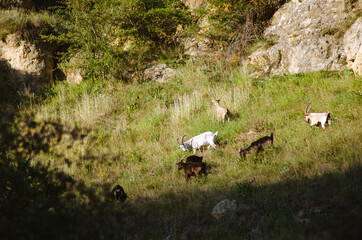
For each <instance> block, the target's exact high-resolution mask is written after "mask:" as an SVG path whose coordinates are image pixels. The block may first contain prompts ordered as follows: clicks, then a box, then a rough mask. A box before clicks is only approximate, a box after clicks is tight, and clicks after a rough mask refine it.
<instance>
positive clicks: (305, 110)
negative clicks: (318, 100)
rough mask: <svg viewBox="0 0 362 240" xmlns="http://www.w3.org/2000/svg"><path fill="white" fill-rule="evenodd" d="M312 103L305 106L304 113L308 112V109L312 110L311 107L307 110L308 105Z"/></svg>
mask: <svg viewBox="0 0 362 240" xmlns="http://www.w3.org/2000/svg"><path fill="white" fill-rule="evenodd" d="M309 105H310V103H308V105H307V106H305V108H304V114H307V113H308V111H309V110H310V108H309V110H308V111H307V108H308V106H309Z"/></svg>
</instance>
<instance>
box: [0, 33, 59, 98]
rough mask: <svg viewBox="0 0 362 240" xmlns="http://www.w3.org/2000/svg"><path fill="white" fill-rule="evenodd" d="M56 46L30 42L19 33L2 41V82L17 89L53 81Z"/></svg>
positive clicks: (0, 58) (0, 46)
mask: <svg viewBox="0 0 362 240" xmlns="http://www.w3.org/2000/svg"><path fill="white" fill-rule="evenodd" d="M55 50H56V46H53V45H50V44H44V43H41V42H37V43H30V42H28V41H25V40H23V39H21V37H20V36H19V35H17V34H11V35H8V36H7V37H6V38H5V40H4V41H0V62H1V64H0V83H1V85H2V86H7V88H8V89H11V90H14V91H17V90H19V89H20V88H22V87H24V86H27V87H28V88H29V89H34V88H36V87H37V86H39V85H42V84H44V83H49V82H53V69H54V62H53V54H54V52H55Z"/></svg>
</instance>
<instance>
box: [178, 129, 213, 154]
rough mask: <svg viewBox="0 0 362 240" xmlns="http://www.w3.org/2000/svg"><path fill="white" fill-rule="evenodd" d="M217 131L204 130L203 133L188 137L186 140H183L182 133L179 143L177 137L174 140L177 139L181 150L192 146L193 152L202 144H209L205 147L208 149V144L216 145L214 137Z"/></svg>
mask: <svg viewBox="0 0 362 240" xmlns="http://www.w3.org/2000/svg"><path fill="white" fill-rule="evenodd" d="M217 133H218V132H217V131H216V133H212V132H204V133H201V134H200V135H197V136H195V137H192V138H190V139H189V140H187V141H186V142H184V141H183V140H184V137H185V136H186V135H183V136H182V137H181V143H179V141H178V139H176V141H177V144H178V145H179V146H180V148H181V149H182V150H184V151H185V152H186V151H187V149H188V148H190V147H192V149H193V152H194V154H195V153H196V150H197V149H200V148H201V147H202V146H206V145H209V146H208V147H207V149H209V148H210V146H212V147H213V148H215V147H216V145H215V143H214V139H215V136H217Z"/></svg>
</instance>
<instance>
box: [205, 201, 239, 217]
mask: <svg viewBox="0 0 362 240" xmlns="http://www.w3.org/2000/svg"><path fill="white" fill-rule="evenodd" d="M236 209H237V203H236V200H229V199H224V200H222V201H220V202H218V203H217V204H216V205H215V207H214V208H213V209H212V212H211V215H212V216H214V218H215V219H217V220H219V219H221V218H222V217H223V216H225V215H226V214H228V213H229V212H233V211H235V210H236Z"/></svg>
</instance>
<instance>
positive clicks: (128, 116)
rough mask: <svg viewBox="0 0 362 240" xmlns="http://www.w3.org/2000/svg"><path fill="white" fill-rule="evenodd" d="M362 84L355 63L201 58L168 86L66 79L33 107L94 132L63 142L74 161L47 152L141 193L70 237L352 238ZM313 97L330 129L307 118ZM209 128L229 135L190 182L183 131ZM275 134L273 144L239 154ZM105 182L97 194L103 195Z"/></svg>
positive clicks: (77, 172) (95, 182) (77, 174)
mask: <svg viewBox="0 0 362 240" xmlns="http://www.w3.org/2000/svg"><path fill="white" fill-rule="evenodd" d="M360 89H361V78H357V77H354V76H353V75H352V74H351V73H350V72H344V73H332V72H317V73H307V74H297V75H286V76H275V77H270V78H262V79H254V78H250V77H248V75H247V74H246V72H245V71H244V70H243V69H240V68H231V67H225V66H222V65H220V64H216V65H209V64H206V63H203V62H194V63H189V64H186V65H185V66H183V67H180V68H179V69H177V74H176V76H175V77H174V78H173V79H172V80H171V81H170V82H169V83H167V84H156V83H145V84H142V85H140V84H128V85H127V84H116V85H113V86H111V87H107V88H106V89H105V90H104V91H102V93H99V92H97V93H94V92H92V91H91V90H89V88H88V86H87V85H86V84H85V83H83V84H81V85H80V86H74V87H70V86H66V85H65V84H59V85H57V86H55V88H54V90H53V95H52V96H50V97H49V98H47V100H46V101H44V102H43V103H41V104H34V105H33V106H32V107H31V108H30V109H29V110H28V111H31V112H35V113H36V116H37V118H38V119H39V120H45V119H60V120H61V121H62V122H63V123H64V124H66V125H69V126H79V127H82V128H87V129H90V133H89V135H88V137H87V138H86V139H85V140H84V142H83V143H82V144H77V145H74V146H73V148H71V149H65V148H64V147H63V146H62V145H59V146H58V149H57V150H56V151H60V152H63V153H65V155H66V157H67V158H68V159H70V160H71V162H72V164H71V165H67V164H66V163H65V161H64V160H59V159H56V158H53V157H52V156H51V154H48V155H46V156H42V157H41V158H40V160H39V161H41V162H43V163H47V162H50V163H51V165H52V166H53V167H57V168H59V169H60V170H62V171H64V172H66V173H68V174H70V175H71V176H73V177H74V178H75V179H76V180H77V181H84V182H85V183H86V184H87V185H89V186H103V188H102V189H103V190H105V191H110V189H111V188H112V187H113V186H115V185H116V184H121V185H122V186H123V187H124V189H125V191H126V192H127V193H128V195H129V196H130V197H131V198H132V199H130V200H128V201H127V202H126V204H124V205H122V204H118V205H117V204H116V205H114V204H110V203H108V202H104V204H100V205H99V206H98V205H97V207H95V208H94V209H93V208H92V209H93V212H92V213H87V214H89V216H88V215H87V217H86V220H84V221H83V222H82V223H78V224H76V225H75V226H77V227H73V228H71V230H70V231H69V232H70V233H71V235H70V236H69V237H70V238H76V237H75V236H81V237H85V236H86V237H91V238H98V237H101V236H103V237H106V238H112V237H122V238H127V239H136V238H137V239H166V238H167V236H169V237H170V238H169V239H221V238H222V239H240V238H261V239H266V238H267V239H270V238H276V239H283V238H286V239H290V238H292V237H293V238H298V239H313V238H315V239H331V238H332V239H333V238H342V237H348V236H349V237H350V239H353V238H357V236H359V235H360V234H361V231H360V230H358V226H360V225H361V223H362V219H361V213H362V209H361V204H360V203H361V200H362V195H361V194H362V189H361V186H362V185H361V184H362V183H361V180H362V178H361V156H362V154H361V153H362V143H361V142H362V141H361V140H362V135H361V134H362V131H361V114H362V105H361V92H360ZM214 97H217V98H221V99H222V100H221V105H223V106H226V107H228V108H229V109H230V111H231V112H232V113H233V116H234V117H233V119H232V120H231V121H230V122H228V123H225V124H222V123H221V122H219V121H217V119H216V118H215V112H214V110H215V109H214V106H213V104H212V102H211V99H212V98H214ZM309 102H311V103H312V104H313V106H312V111H315V112H320V111H330V112H331V114H332V126H329V127H327V128H326V129H325V130H323V129H321V128H317V127H313V128H310V127H309V126H308V124H307V123H305V122H303V110H304V107H305V105H306V104H307V103H309ZM250 130H252V131H253V132H255V134H251V135H250V134H249V135H248V134H247V133H248V132H249V131H250ZM204 131H213V132H215V131H218V132H219V135H218V136H217V142H218V148H217V149H210V150H206V151H205V152H203V154H202V155H203V156H204V160H205V162H206V163H207V165H208V173H209V174H208V176H207V177H204V178H201V179H193V178H192V180H191V181H190V182H189V183H186V182H185V179H184V177H183V174H182V172H181V171H178V170H177V168H176V162H177V161H178V159H179V158H180V157H182V156H184V155H185V153H184V152H183V151H182V150H181V149H180V148H178V146H177V144H176V138H179V137H181V136H182V135H183V134H186V135H187V136H186V139H187V138H188V137H191V136H193V135H197V134H199V133H201V132H204ZM271 132H274V134H275V135H274V136H275V145H274V147H272V148H270V149H268V150H267V151H265V152H264V153H262V154H259V155H258V156H249V157H247V158H246V159H245V160H242V159H241V158H240V157H239V156H238V150H239V148H241V147H246V146H248V145H249V144H250V143H251V142H252V141H254V140H255V139H257V138H259V137H261V136H264V135H269V134H270V133H271ZM103 190H99V191H98V192H96V193H95V194H96V196H97V199H98V200H99V201H100V202H103V201H104V191H103ZM225 198H229V199H235V200H237V202H238V208H237V210H236V211H235V212H234V213H232V214H229V215H227V216H226V217H224V218H223V220H221V221H217V220H215V219H214V218H213V217H212V216H211V211H212V208H213V207H214V205H215V204H216V203H217V202H218V201H220V200H223V199H225ZM74 211H75V213H74V214H76V212H77V210H74ZM83 217H84V216H82V218H83ZM99 219H102V221H100V220H99ZM101 222H102V223H101ZM308 222H309V223H308ZM89 226H91V227H89ZM64 228H65V227H64ZM84 228H87V229H88V228H91V229H92V231H90V232H86V233H85V232H83V230H81V229H84ZM61 229H62V227H61ZM65 236H67V235H65ZM95 236H97V237H95Z"/></svg>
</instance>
